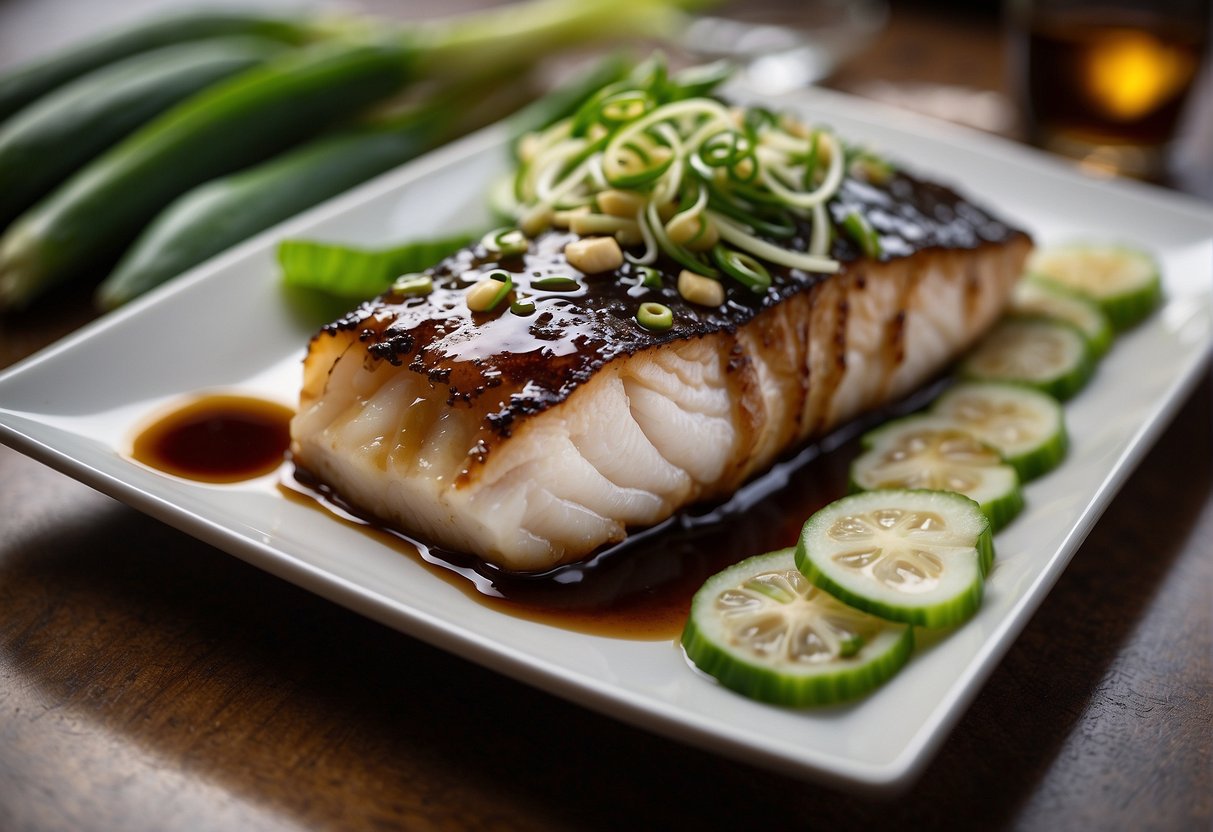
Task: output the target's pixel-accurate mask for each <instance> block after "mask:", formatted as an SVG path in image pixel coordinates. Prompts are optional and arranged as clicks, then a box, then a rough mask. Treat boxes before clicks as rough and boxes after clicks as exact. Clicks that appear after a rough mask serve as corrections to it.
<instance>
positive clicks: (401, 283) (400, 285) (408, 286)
mask: <svg viewBox="0 0 1213 832" xmlns="http://www.w3.org/2000/svg"><path fill="white" fill-rule="evenodd" d="M432 291H434V279H433V278H432V277H430V276H429V275H428V274H405V275H401V276H400V277H398V278H396V282H395V283H393V284H392V293H393V294H397V295H411V296H421V295H428V294H429V293H430V292H432Z"/></svg>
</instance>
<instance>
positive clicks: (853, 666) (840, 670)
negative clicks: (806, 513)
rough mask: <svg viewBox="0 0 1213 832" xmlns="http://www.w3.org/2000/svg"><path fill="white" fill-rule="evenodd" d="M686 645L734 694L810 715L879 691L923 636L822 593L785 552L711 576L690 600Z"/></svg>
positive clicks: (700, 664) (697, 662)
mask: <svg viewBox="0 0 1213 832" xmlns="http://www.w3.org/2000/svg"><path fill="white" fill-rule="evenodd" d="M682 646H683V649H684V650H685V651H686V654H687V658H689V659H690V660H691V661H692V662H694V664H695V665H696V666H697V667H698V668H699V669H700V670H702V671H704V672H705V673H708V674H710V675H712V676H715V677H716V679H717V680H719V681H720V683H721V684H722V685H724V686H725V687H727V688H730V689H731V690H735V691H737V692H738V693H741V694H744V695H746V696H749V697H751V698H753V699H760V700H762V701H763V702H773V703H775V704H778V705H788V706H793V707H801V706H805V705H825V704H829V703H832V702H841V701H844V700H847V699H854V698H856V697H858V696H862V695H863V694H865V693H867V692H868V691H870V690H872V689H873V688H875V687H876V686H877V685H879V684H881V683H882V682H884V681H885V680H886V679H888V678H889V677H890V676H892V675H893V674H894V673H896V672H897V671H898V670H900V669H901V666H902V665H903V664H905V663H906V660H907V659H908V658H909V656H910V652H911V651H912V650H913V648H914V632H913V630H912V629H911V628H910V627H908V626H907V625H905V624H894V623H891V622H889V621H884V620H882V619H880V618H876V617H875V616H872V615H868V614H867V613H865V612H860V611H859V610H856V609H853V608H851V607H848V606H847V605H846V604H843V603H842V602H841V601H839V600H838V599H836V598H834V597H832V596H830V595H829V594H827V593H825V592H823V591H822V590H820V589H819V588H817V587H816V586H814V585H813V584H811V583H810V582H809V581H808V580H806V579H805V577H804V576H803V575H802V574H801V573H800V571H799V570H798V569H797V568H796V562H795V558H794V556H793V552H792V550H791V549H784V550H782V551H779V552H771V553H769V554H766V555H757V556H755V557H752V558H748V559H746V560H743V561H742V562H741V563H738V564H736V565H734V566H730V567H729V568H728V569H725V570H724V571H722V572H720V573H718V574H716V575H713V576H712V577H711V578H708V580H707V581H706V582H705V583H704V585H703V586H702V587H701V588H700V590H699V591H698V592H696V593H695V597H694V598H693V599H692V600H691V615H690V618H689V619H688V620H687V624H686V629H685V630H684V631H683V634H682Z"/></svg>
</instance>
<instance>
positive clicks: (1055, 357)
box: [960, 318, 1095, 401]
mask: <svg viewBox="0 0 1213 832" xmlns="http://www.w3.org/2000/svg"><path fill="white" fill-rule="evenodd" d="M1094 369H1095V360H1094V359H1093V358H1092V357H1091V348H1090V347H1088V346H1087V340H1086V339H1085V338H1083V337H1082V334H1081V333H1080V332H1079V331H1078V330H1076V329H1075V328H1074V327H1072V326H1070V325H1068V324H1063V323H1059V322H1058V321H1051V320H1049V319H1047V318H1008V319H1005V320H1003V321H1000V322H999V323H998V324H997V325H996V326H995V327H994V329H992V330H990V332H989V334H987V335H986V337H985V338H984V339H982V341H981V343H980V344H978V345H977V347H976V348H975V349H974V350H973V351H972V352H971V353H969V355H968V357H967V358H966V359H965V360H964V361H963V362H961V365H960V374H961V376H963V377H964V378H967V379H971V380H973V381H1004V382H1011V383H1013V384H1024V385H1027V386H1029V387H1035V388H1036V389H1037V390H1040V391H1041V392H1044V393H1048V394H1049V395H1050V396H1052V397H1053V398H1055V399H1058V400H1059V401H1064V400H1065V399H1068V398H1070V397H1071V396H1073V395H1074V394H1075V393H1077V392H1078V391H1079V390H1081V389H1082V388H1083V386H1084V385H1085V384H1086V383H1087V381H1088V380H1089V379H1090V378H1091V373H1092V371H1093V370H1094Z"/></svg>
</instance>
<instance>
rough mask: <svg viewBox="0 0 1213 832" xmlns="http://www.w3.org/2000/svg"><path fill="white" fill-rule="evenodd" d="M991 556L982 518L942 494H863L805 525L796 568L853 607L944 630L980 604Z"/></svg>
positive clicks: (960, 499) (964, 501)
mask: <svg viewBox="0 0 1213 832" xmlns="http://www.w3.org/2000/svg"><path fill="white" fill-rule="evenodd" d="M993 560H994V543H993V537H992V535H991V532H990V521H989V520H988V519H987V518H986V516H985V515H984V514H982V512H981V510H980V509H979V508H978V506H977V503H975V502H973V501H972V500H970V499H969V498H967V497H964V496H961V495H960V494H955V493H952V492H947V491H905V490H891V491H867V492H864V493H862V494H852V495H851V496H849V497H844V498H842V499H841V500H837V501H835V502H833V503H831V504H830V505H828V506H826V507H825V508H823V509H821V510H820V511H818V512H817V513H816V514H814V515H813V516H812V517H810V518H809V522H807V523H805V525H804V531H802V532H801V535H800V543H799V544H798V545H797V547H796V566H797V567H799V568H800V571H801V572H803V573H804V575H805V577H807V578H808V579H809V580H810V581H812V582H813V583H814V584H816V585H817V586H819V587H821V588H822V589H825V590H826V591H827V592H829V593H831V594H832V595H834V596H836V597H837V598H840V599H842V600H843V601H845V602H847V603H848V604H850V605H851V606H853V607H856V608H858V609H862V610H866V611H867V612H870V613H872V614H873V615H879V616H880V617H882V618H887V619H889V620H891V621H903V622H906V623H908V624H922V625H924V626H927V627H947V626H951V625H953V624H957V623H959V622H961V621H964V620H965V619H967V618H969V617H970V616H972V615H973V613H974V612H976V610H977V608H978V607H979V606H981V596H982V592H983V590H984V586H985V576H986V573H987V572H989V570H990V565H991V564H992V563H993Z"/></svg>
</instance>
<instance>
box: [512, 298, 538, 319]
mask: <svg viewBox="0 0 1213 832" xmlns="http://www.w3.org/2000/svg"><path fill="white" fill-rule="evenodd" d="M510 311H511V312H513V313H514V314H515V315H519V316H521V317H523V318H525V317H526V316H527V315H534V314H535V301H533V300H531V299H530V298H518V300H516V301H514V302H513V303H511V304H510Z"/></svg>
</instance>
